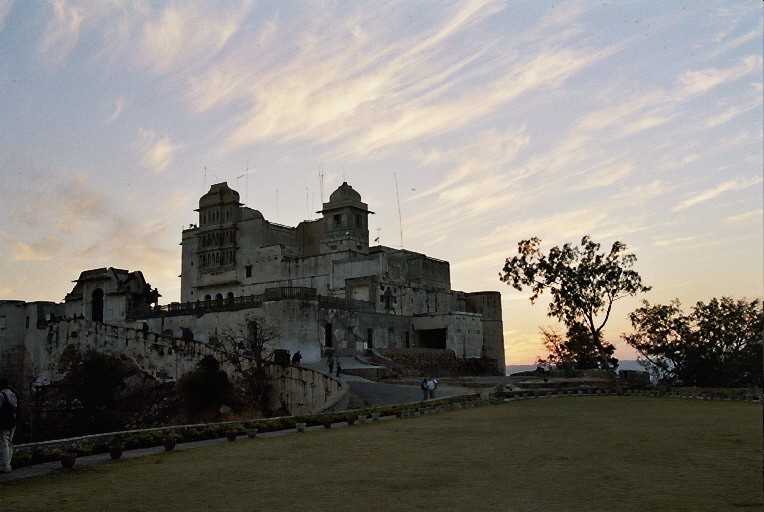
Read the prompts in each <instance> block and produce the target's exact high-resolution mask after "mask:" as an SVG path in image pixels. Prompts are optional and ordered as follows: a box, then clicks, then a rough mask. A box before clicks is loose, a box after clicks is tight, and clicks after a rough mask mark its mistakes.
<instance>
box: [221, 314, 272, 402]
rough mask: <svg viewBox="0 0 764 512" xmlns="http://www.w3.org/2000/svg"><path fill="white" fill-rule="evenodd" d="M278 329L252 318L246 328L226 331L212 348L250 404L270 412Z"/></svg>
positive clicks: (241, 326)
mask: <svg viewBox="0 0 764 512" xmlns="http://www.w3.org/2000/svg"><path fill="white" fill-rule="evenodd" d="M277 338H278V330H277V329H276V327H275V326H274V325H273V324H270V323H268V322H267V321H265V320H264V319H263V318H261V317H255V316H249V317H247V319H246V321H245V322H244V324H242V325H238V326H236V327H229V328H226V329H224V330H223V331H222V332H221V333H220V334H219V335H218V336H217V337H216V338H214V339H212V340H211V341H210V345H212V346H213V347H215V348H216V349H218V350H219V353H220V355H221V357H222V358H223V360H224V361H225V362H226V363H227V364H228V366H229V367H230V368H231V371H232V374H233V375H231V377H232V379H233V380H234V383H235V384H236V385H237V386H239V387H240V389H241V390H242V391H243V393H244V395H245V396H246V398H247V399H248V401H249V403H251V404H252V406H253V407H255V408H256V409H258V410H260V411H261V412H263V413H265V412H267V411H268V402H269V400H270V396H271V391H272V386H271V383H270V379H269V378H268V371H267V366H268V364H269V361H270V360H272V358H273V354H274V351H275V345H274V342H275V340H276V339H277Z"/></svg>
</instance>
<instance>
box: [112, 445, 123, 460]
mask: <svg viewBox="0 0 764 512" xmlns="http://www.w3.org/2000/svg"><path fill="white" fill-rule="evenodd" d="M124 451H125V447H124V446H122V445H114V446H109V456H110V457H111V459H112V460H117V459H119V458H120V457H122V454H123V453H124Z"/></svg>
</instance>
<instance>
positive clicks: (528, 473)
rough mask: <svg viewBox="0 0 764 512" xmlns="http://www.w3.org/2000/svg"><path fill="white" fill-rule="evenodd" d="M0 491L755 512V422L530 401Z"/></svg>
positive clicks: (51, 505) (133, 506)
mask: <svg viewBox="0 0 764 512" xmlns="http://www.w3.org/2000/svg"><path fill="white" fill-rule="evenodd" d="M2 491H3V492H2V500H0V508H2V510H8V511H36V510H46V511H48V510H66V511H70V510H82V511H91V510H109V511H112V512H117V511H119V512H122V511H164V510H183V511H188V510H247V511H250V510H263V511H266V510H268V511H270V510H301V511H303V510H331V511H344V510H428V511H443V510H458V511H467V510H505V511H513V510H517V511H536V510H538V511H556V510H560V511H608V512H614V511H632V510H633V511H640V512H645V511H664V510H666V511H682V510H687V511H692V512H698V511H704V510H708V511H734V510H756V511H760V510H762V508H764V499H763V498H762V408H761V406H759V405H752V404H749V403H737V402H720V401H700V400H682V399H672V398H650V397H574V398H540V399H535V400H523V401H515V402H511V403H508V404H504V405H500V406H489V407H481V408H475V409H462V410H457V411H448V412H441V413H438V414H432V415H425V416H417V417H413V418H403V419H393V420H387V421H381V422H374V423H371V424H369V423H367V424H363V425H359V424H357V423H356V424H355V425H353V426H351V427H346V428H332V429H330V430H323V429H322V430H321V431H315V432H307V433H301V434H294V435H288V436H282V437H274V438H268V439H256V440H246V441H237V442H236V443H225V444H220V445H215V446H208V447H204V448H198V449H193V450H186V451H180V452H169V453H165V454H162V455H157V456H150V457H143V458H139V459H130V460H119V461H115V462H110V463H107V464H103V465H98V466H90V467H82V468H79V469H77V468H76V467H75V469H74V470H70V471H63V470H62V471H58V472H56V474H53V475H49V476H45V477H40V478H32V479H27V480H19V481H13V482H8V483H5V484H3V486H2Z"/></svg>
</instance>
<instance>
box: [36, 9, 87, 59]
mask: <svg viewBox="0 0 764 512" xmlns="http://www.w3.org/2000/svg"><path fill="white" fill-rule="evenodd" d="M50 5H51V7H53V17H52V19H51V20H50V21H48V24H47V25H46V26H45V31H44V33H43V37H42V40H41V41H40V45H39V48H38V49H39V51H40V53H41V54H43V55H47V56H48V57H50V58H51V62H57V61H58V62H59V63H60V62H61V61H62V60H63V58H64V57H65V56H66V55H68V54H69V52H70V51H71V50H72V49H73V48H74V47H75V46H76V44H77V40H78V38H79V33H80V27H81V25H82V22H83V20H84V18H85V16H86V9H84V8H83V6H81V5H75V4H74V2H70V1H68V0H51V1H50Z"/></svg>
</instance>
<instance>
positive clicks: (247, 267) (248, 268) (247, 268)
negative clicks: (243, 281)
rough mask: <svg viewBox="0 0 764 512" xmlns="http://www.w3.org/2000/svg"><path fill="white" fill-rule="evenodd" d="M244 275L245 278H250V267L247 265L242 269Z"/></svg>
mask: <svg viewBox="0 0 764 512" xmlns="http://www.w3.org/2000/svg"><path fill="white" fill-rule="evenodd" d="M244 275H245V276H246V277H252V265H247V266H246V267H244Z"/></svg>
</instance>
